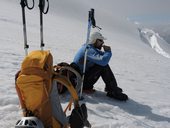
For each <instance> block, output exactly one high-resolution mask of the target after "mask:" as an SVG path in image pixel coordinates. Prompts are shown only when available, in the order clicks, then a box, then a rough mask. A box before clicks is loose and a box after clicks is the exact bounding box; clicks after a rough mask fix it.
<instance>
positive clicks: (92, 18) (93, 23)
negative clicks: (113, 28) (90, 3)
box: [90, 8, 96, 28]
mask: <svg viewBox="0 0 170 128" xmlns="http://www.w3.org/2000/svg"><path fill="white" fill-rule="evenodd" d="M90 13H91V14H90V20H91V23H92V26H93V28H94V27H96V21H95V18H94V9H93V8H92V9H91V11H90Z"/></svg>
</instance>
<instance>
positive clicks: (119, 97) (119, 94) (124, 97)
mask: <svg viewBox="0 0 170 128" xmlns="http://www.w3.org/2000/svg"><path fill="white" fill-rule="evenodd" d="M106 96H108V97H110V98H114V99H116V100H120V101H126V100H128V96H127V95H126V94H124V93H122V92H113V91H112V92H107V95H106Z"/></svg>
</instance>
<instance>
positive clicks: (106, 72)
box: [96, 65, 128, 101]
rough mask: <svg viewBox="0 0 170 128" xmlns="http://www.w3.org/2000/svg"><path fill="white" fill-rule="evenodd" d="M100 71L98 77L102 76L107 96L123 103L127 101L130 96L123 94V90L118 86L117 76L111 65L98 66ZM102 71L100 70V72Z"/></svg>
mask: <svg viewBox="0 0 170 128" xmlns="http://www.w3.org/2000/svg"><path fill="white" fill-rule="evenodd" d="M96 67H97V68H96V69H98V72H99V73H98V75H100V76H101V77H102V79H103V81H104V83H105V85H106V88H105V90H106V92H107V96H108V97H110V98H114V99H117V100H121V101H126V100H127V99H128V96H127V95H126V94H124V93H122V89H121V88H119V87H118V86H117V82H116V79H115V76H114V74H113V72H112V70H111V68H110V66H109V65H106V66H96ZM99 69H100V70H99Z"/></svg>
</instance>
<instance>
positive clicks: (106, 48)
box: [103, 45, 111, 51]
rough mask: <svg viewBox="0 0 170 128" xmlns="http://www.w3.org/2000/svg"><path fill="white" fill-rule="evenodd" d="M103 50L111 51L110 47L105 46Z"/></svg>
mask: <svg viewBox="0 0 170 128" xmlns="http://www.w3.org/2000/svg"><path fill="white" fill-rule="evenodd" d="M103 49H104V51H111V47H110V46H106V45H103Z"/></svg>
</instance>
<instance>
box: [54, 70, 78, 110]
mask: <svg viewBox="0 0 170 128" xmlns="http://www.w3.org/2000/svg"><path fill="white" fill-rule="evenodd" d="M53 80H55V81H57V82H60V83H61V84H63V85H64V86H66V87H67V89H68V91H69V92H70V94H71V96H72V98H73V100H74V106H75V107H78V106H79V103H78V100H79V98H78V95H77V92H76V90H75V89H74V87H73V85H72V84H71V82H70V81H69V80H68V79H67V77H65V76H63V75H60V74H59V73H55V72H54V77H53ZM71 100H72V99H71Z"/></svg>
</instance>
